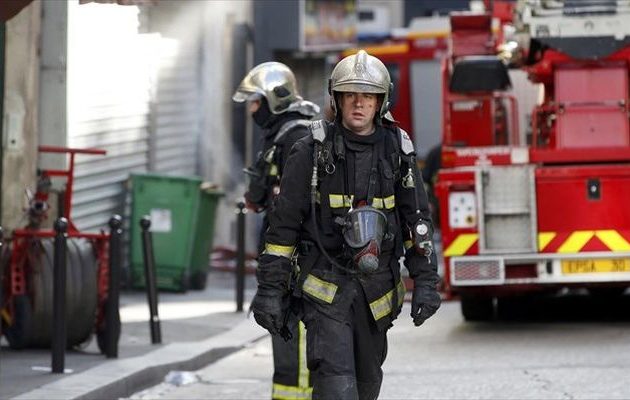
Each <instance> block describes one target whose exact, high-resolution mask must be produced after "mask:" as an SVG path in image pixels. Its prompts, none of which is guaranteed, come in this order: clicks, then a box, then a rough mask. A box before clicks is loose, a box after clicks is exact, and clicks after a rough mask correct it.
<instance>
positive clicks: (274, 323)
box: [250, 291, 285, 335]
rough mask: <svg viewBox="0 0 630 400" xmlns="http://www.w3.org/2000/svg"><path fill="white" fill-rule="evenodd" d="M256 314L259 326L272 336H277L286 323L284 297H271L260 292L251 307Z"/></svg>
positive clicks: (255, 317) (279, 295)
mask: <svg viewBox="0 0 630 400" xmlns="http://www.w3.org/2000/svg"><path fill="white" fill-rule="evenodd" d="M250 309H251V311H252V312H253V313H254V319H255V320H256V323H258V325H260V326H262V327H263V328H265V329H266V330H268V331H269V333H271V334H272V335H276V334H278V333H279V332H280V330H281V329H282V325H283V323H284V321H283V320H284V312H285V310H284V308H283V301H282V295H281V294H278V295H270V294H269V293H264V292H262V293H261V291H258V292H257V293H256V295H255V296H254V299H253V300H252V304H251V306H250Z"/></svg>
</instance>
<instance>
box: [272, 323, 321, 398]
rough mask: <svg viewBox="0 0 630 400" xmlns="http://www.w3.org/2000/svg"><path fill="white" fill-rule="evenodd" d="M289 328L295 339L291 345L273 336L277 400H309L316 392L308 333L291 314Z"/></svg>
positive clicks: (274, 396) (274, 393)
mask: <svg viewBox="0 0 630 400" xmlns="http://www.w3.org/2000/svg"><path fill="white" fill-rule="evenodd" d="M287 327H288V328H289V330H290V331H291V334H292V338H291V340H289V341H288V342H287V341H285V340H284V339H283V338H282V337H281V336H280V335H272V336H271V343H272V347H273V367H274V373H273V388H272V395H271V397H272V398H273V399H274V400H302V399H306V400H309V399H310V398H311V392H312V391H313V388H312V387H311V383H310V374H309V371H308V367H307V366H306V329H305V328H304V323H303V322H302V321H299V320H298V318H297V316H295V314H293V313H291V314H290V316H289V321H288V323H287Z"/></svg>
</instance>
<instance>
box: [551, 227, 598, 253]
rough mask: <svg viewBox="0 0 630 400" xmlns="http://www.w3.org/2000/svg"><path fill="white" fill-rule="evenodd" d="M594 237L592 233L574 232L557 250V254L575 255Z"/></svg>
mask: <svg viewBox="0 0 630 400" xmlns="http://www.w3.org/2000/svg"><path fill="white" fill-rule="evenodd" d="M594 235H595V232H594V231H575V232H573V233H572V234H571V235H569V238H568V239H567V240H565V241H564V243H562V246H560V247H559V248H558V253H577V252H579V251H580V250H581V249H582V247H584V245H585V244H586V243H588V241H589V240H591V238H592V237H593V236H594Z"/></svg>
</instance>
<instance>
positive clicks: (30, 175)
mask: <svg viewBox="0 0 630 400" xmlns="http://www.w3.org/2000/svg"><path fill="white" fill-rule="evenodd" d="M40 7H41V4H40V2H39V1H34V2H33V3H31V4H30V5H29V6H28V7H26V8H24V9H23V10H22V11H21V12H20V13H19V14H18V15H16V16H15V17H13V18H12V19H10V20H9V21H8V22H7V24H6V48H5V54H6V59H5V62H6V64H5V90H4V116H3V122H4V124H5V125H4V129H3V135H4V137H3V143H2V145H3V153H4V154H3V160H2V163H3V164H2V221H1V223H2V227H3V228H4V230H5V232H9V231H11V230H12V229H14V228H16V227H19V226H21V225H23V224H24V221H23V220H22V218H23V215H24V213H23V208H24V205H25V203H26V200H25V194H24V193H25V192H24V191H25V189H26V188H29V189H31V190H32V191H34V190H35V188H34V185H35V173H36V161H37V145H38V139H37V131H38V122H37V118H38V91H39V54H38V40H39V33H40V15H41V13H40Z"/></svg>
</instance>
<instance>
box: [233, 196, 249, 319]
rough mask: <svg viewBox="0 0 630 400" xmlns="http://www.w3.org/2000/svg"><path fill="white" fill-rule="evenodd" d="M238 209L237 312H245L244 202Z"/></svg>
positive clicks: (238, 205) (237, 205)
mask: <svg viewBox="0 0 630 400" xmlns="http://www.w3.org/2000/svg"><path fill="white" fill-rule="evenodd" d="M236 207H238V210H237V211H236V213H237V219H236V235H237V239H236V247H237V248H236V311H237V312H241V311H243V298H244V295H245V214H246V213H247V208H245V203H243V202H242V201H240V202H238V204H236Z"/></svg>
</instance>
